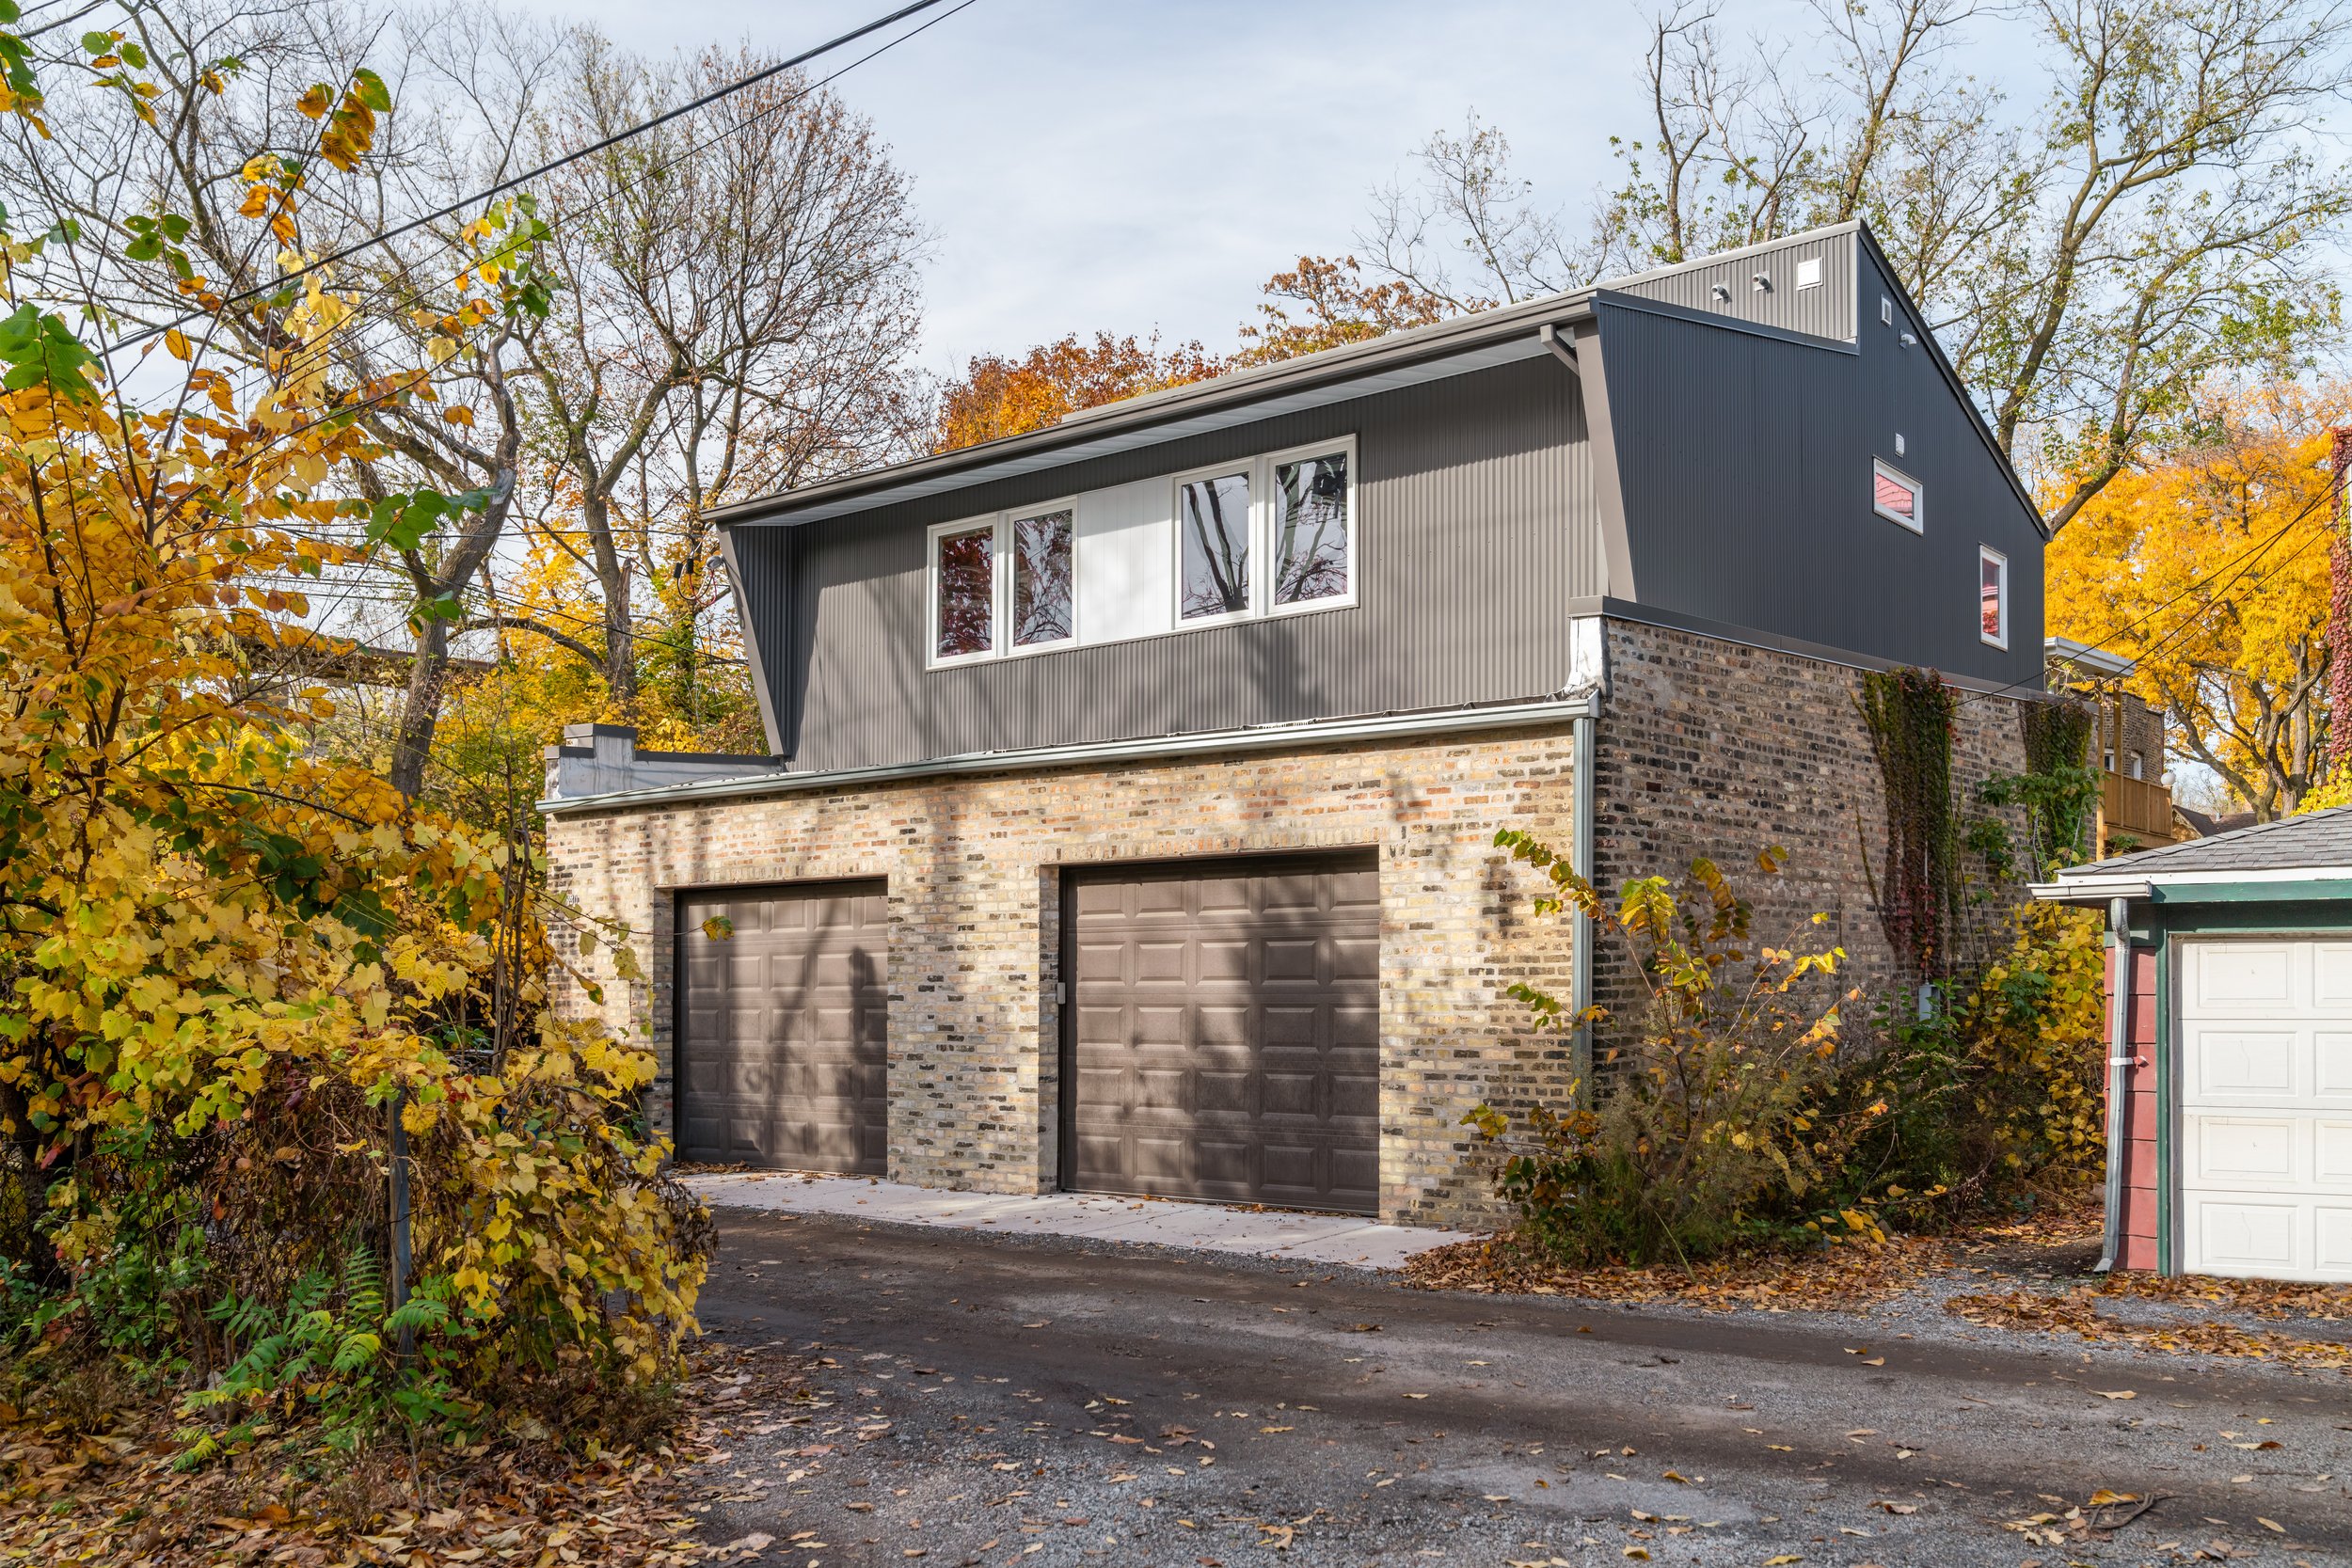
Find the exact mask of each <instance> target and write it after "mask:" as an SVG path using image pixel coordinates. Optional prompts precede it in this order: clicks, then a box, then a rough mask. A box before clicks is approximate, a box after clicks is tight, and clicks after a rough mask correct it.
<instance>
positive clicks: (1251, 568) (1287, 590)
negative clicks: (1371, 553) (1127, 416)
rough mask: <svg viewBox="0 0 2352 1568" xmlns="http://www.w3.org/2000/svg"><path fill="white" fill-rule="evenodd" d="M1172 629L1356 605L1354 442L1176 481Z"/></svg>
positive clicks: (1347, 439)
mask: <svg viewBox="0 0 2352 1568" xmlns="http://www.w3.org/2000/svg"><path fill="white" fill-rule="evenodd" d="M1169 484H1170V486H1171V502H1170V504H1171V505H1172V507H1173V510H1174V513H1175V517H1176V562H1175V571H1176V625H1177V626H1178V628H1179V629H1180V630H1181V629H1183V628H1184V627H1187V626H1215V625H1217V624H1219V623H1221V622H1226V621H1237V620H1241V619H1243V618H1244V617H1247V616H1252V615H1294V614H1297V613H1300V612H1302V611H1306V610H1340V609H1344V608H1345V607H1347V606H1349V605H1352V604H1354V603H1355V602H1356V574H1357V562H1356V555H1357V537H1356V438H1355V437H1354V436H1341V437H1339V438H1337V439H1334V440H1329V441H1317V442H1314V443H1312V444H1311V445H1308V446H1303V447H1294V448H1291V449H1290V450H1288V451H1275V452H1267V453H1264V454H1263V455H1262V456H1258V457H1253V458H1247V459H1243V460H1240V461H1236V462H1232V463H1225V464H1219V465H1217V466H1216V467H1207V468H1197V469H1194V470H1192V471H1191V472H1188V473H1181V474H1177V475H1174V476H1173V477H1172V478H1171V479H1170V481H1169Z"/></svg>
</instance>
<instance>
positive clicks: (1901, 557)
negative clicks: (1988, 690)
mask: <svg viewBox="0 0 2352 1568" xmlns="http://www.w3.org/2000/svg"><path fill="white" fill-rule="evenodd" d="M1864 267H1865V272H1864V276H1863V277H1862V279H1861V280H1860V281H1861V289H1860V291H1859V292H1860V293H1862V294H1864V295H1866V296H1867V298H1868V300H1869V302H1870V310H1869V319H1868V320H1867V322H1866V323H1865V324H1864V326H1863V329H1862V332H1861V335H1860V337H1859V339H1858V341H1857V344H1856V349H1855V351H1854V352H1851V353H1849V352H1844V351H1838V350H1831V349H1822V348H1809V347H1805V346H1803V345H1800V344H1795V343H1789V342H1785V341H1775V340H1772V339H1768V338H1761V337H1756V336H1752V335H1748V334H1742V333H1737V332H1723V331H1717V330H1713V329H1710V328H1708V327H1707V326H1704V325H1696V324H1692V323H1689V322H1684V321H1678V320H1675V319H1671V318H1668V317H1664V316H1659V315H1651V314H1647V313H1645V312H1643V311H1641V310H1638V309H1621V308H1609V307H1605V306H1604V307H1603V308H1602V309H1601V310H1600V338H1601V349H1602V354H1603V356H1604V357H1605V359H1606V362H1607V366H1608V382H1609V400H1610V413H1611V417H1612V422H1613V432H1614V435H1615V437H1616V449H1617V467H1618V472H1619V474H1620V475H1621V476H1622V484H1623V489H1624V495H1625V508H1626V527H1627V533H1628V537H1629V543H1630V546H1631V554H1632V565H1633V578H1634V580H1633V585H1632V586H1633V593H1632V594H1631V595H1630V596H1631V597H1633V598H1635V599H1637V600H1639V601H1640V602H1641V603H1643V604H1645V605H1653V606H1657V607H1659V608H1661V609H1664V610H1679V611H1681V612H1683V613H1685V614H1688V615H1694V616H1701V617H1704V618H1706V619H1708V620H1713V621H1721V622H1727V623H1729V624H1731V625H1734V626H1750V627H1755V628H1756V629H1759V630H1763V631H1770V632H1775V633H1778V634H1780V635H1782V636H1784V637H1789V638H1795V639H1800V640H1802V641H1808V642H1816V643H1820V644H1823V645H1825V646H1828V647H1831V648H1841V649H1848V650H1851V651H1853V652H1856V653H1861V654H1865V655H1869V656H1872V657H1878V658H1883V659H1888V660H1891V661H1894V662H1899V663H1906V664H1917V665H1922V666H1928V667H1932V668H1935V669H1938V670H1942V671H1945V672H1947V673H1953V674H1962V675H1968V676H1973V677H1975V678H1978V679H1980V680H1986V681H1992V682H1994V683H2008V682H2011V681H2016V682H2020V683H2024V684H2026V685H2028V686H2033V687H2037V688H2038V685H2039V680H2040V671H2041V643H2042V537H2041V534H2040V532H2039V531H2038V530H2037V529H2036V527H2035V524H2034V521H2033V518H2032V516H2031V515H2030V514H2029V513H2028V512H2027V511H2026V508H2025V506H2024V505H2023V504H2022V503H2021V502H2020V500H2019V499H2018V497H2017V495H2016V492H2015V491H2013V490H2012V489H2011V488H2010V485H2009V483H2008V481H2007V478H2006V476H2005V475H2004V474H2003V472H2002V470H2001V467H2000V465H1999V463H1998V462H1997V460H1996V459H1995V458H1994V455H1993V454H1992V452H1991V451H1989V450H1988V449H1987V447H1986V445H1985V443H1984V440H1983V438H1982V436H1981V435H1980V434H1979V430H1978V428H1977V426H1976V423H1975V421H1974V420H1973V419H1972V417H1971V415H1970V413H1969V411H1968V408H1967V406H1966V404H1963V402H1961V401H1960V400H1959V399H1958V398H1957V397H1956V396H1955V395H1954V394H1953V391H1952V389H1951V387H1950V384H1949V383H1948V382H1947V381H1946V380H1945V379H1944V377H1943V375H1942V373H1941V372H1939V371H1938V369H1937V368H1936V366H1935V364H1934V362H1933V360H1932V359H1931V357H1930V356H1929V354H1928V352H1927V349H1926V347H1925V346H1924V344H1921V345H1919V346H1915V347H1912V348H1904V347H1903V346H1901V343H1900V341H1899V333H1900V332H1902V331H1905V330H1909V331H1912V332H1914V333H1915V334H1916V332H1917V327H1916V326H1915V325H1914V324H1911V323H1909V322H1908V321H1906V320H1905V319H1903V317H1902V315H1901V312H1900V311H1899V310H1898V312H1897V316H1898V321H1897V325H1895V326H1893V327H1883V326H1882V325H1880V324H1879V322H1878V319H1877V302H1878V296H1879V293H1881V289H1882V284H1881V280H1880V279H1879V277H1878V276H1877V273H1876V271H1875V263H1873V262H1870V261H1867V258H1866V260H1865V262H1864ZM1887 292H1888V293H1892V291H1891V290H1888V291H1887ZM1898 434H1900V435H1901V436H1903V438H1904V443H1905V451H1904V452H1903V453H1902V454H1901V455H1899V456H1898V455H1897V453H1896V451H1895V437H1896V436H1897V435H1898ZM1873 456H1876V457H1881V458H1883V459H1885V460H1886V461H1887V462H1888V463H1890V464H1892V465H1894V466H1895V467H1897V468H1899V469H1900V470H1901V471H1902V472H1903V473H1905V474H1906V475H1908V476H1910V477H1911V478H1913V479H1915V480H1916V481H1918V482H1920V483H1921V484H1922V485H1923V487H1924V499H1923V503H1922V507H1921V516H1922V519H1923V520H1924V522H1925V525H1926V528H1925V532H1924V533H1914V532H1912V531H1909V530H1908V529H1905V528H1903V527H1901V526H1900V525H1899V524H1896V523H1893V522H1890V521H1888V520H1886V519H1885V518H1883V517H1881V516H1879V515H1876V514H1875V513H1874V512H1873V511H1872V510H1871V505H1870V489H1871V459H1872V457H1873ZM1980 544H1983V545H1990V546H1993V547H1994V549H1997V550H1999V551H2000V552H2001V553H2003V554H2004V555H2006V556H2007V557H2008V558H2009V563H2010V638H2009V642H2010V646H2009V649H2008V651H2006V652H2004V651H2002V650H2000V649H1997V648H1994V647H1991V646H1989V645H1987V644H1986V643H1984V642H1983V641H1980V640H1979V635H1978V620H1977V596H1976V595H1977V581H1978V578H1977V561H1978V557H1977V550H1978V546H1979V545H1980Z"/></svg>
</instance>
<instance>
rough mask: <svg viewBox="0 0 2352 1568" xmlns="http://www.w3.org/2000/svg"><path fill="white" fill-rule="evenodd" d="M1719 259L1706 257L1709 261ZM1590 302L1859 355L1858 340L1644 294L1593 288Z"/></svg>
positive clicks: (1778, 340)
mask: <svg viewBox="0 0 2352 1568" xmlns="http://www.w3.org/2000/svg"><path fill="white" fill-rule="evenodd" d="M1718 259H1719V258H1716V257H1713V256H1709V257H1708V261H1716V260H1718ZM1592 303H1593V304H1594V305H1596V306H1601V305H1606V306H1609V307H1611V308H1612V309H1618V310H1639V311H1642V312H1644V313H1645V314H1648V315H1652V316H1665V317H1667V318H1669V319H1671V320H1674V321H1680V322H1689V323H1690V324H1691V325H1693V326H1711V327H1716V328H1719V329H1721V330H1723V331H1726V332H1744V333H1746V334H1748V335H1749V336H1750V337H1753V338H1771V339H1772V340H1773V341H1777V342H1783V343H1794V344H1796V345H1797V346H1798V347H1799V348H1818V349H1824V350H1826V351H1828V352H1829V353H1832V354H1852V355H1859V354H1860V353H1861V352H1862V345H1861V343H1860V342H1859V341H1854V342H1848V341H1846V340H1845V339H1843V338H1821V337H1816V336H1815V335H1814V334H1812V333H1810V332H1798V331H1794V330H1792V329H1791V328H1788V327H1786V326H1774V325H1772V324H1771V323H1770V322H1752V321H1742V320H1741V319H1740V318H1739V317H1738V316H1724V315H1718V314H1717V313H1716V312H1714V311H1712V310H1701V309H1698V308H1697V307H1695V306H1691V305H1677V304H1676V303H1675V302H1674V301H1672V300H1670V299H1652V298H1650V297H1649V296H1648V295H1647V294H1629V293H1623V292H1621V291H1619V290H1617V289H1615V288H1596V289H1594V290H1593V298H1592Z"/></svg>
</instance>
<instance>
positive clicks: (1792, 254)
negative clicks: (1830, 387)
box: [1602, 228, 1878, 342]
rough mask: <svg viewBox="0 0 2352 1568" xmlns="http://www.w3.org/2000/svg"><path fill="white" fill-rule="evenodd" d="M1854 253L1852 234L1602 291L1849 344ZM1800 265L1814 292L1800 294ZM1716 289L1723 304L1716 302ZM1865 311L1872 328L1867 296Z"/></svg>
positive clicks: (1873, 313) (1761, 250)
mask: <svg viewBox="0 0 2352 1568" xmlns="http://www.w3.org/2000/svg"><path fill="white" fill-rule="evenodd" d="M1861 248H1862V247H1861V241H1860V236H1859V233H1858V231H1857V230H1853V229H1851V228H1847V229H1838V230H1831V231H1830V232H1828V233H1825V234H1824V233H1815V234H1809V235H1804V236H1801V237H1799V238H1796V239H1791V240H1783V241H1779V242H1777V243H1775V244H1772V245H1758V246H1756V247H1755V248H1754V249H1752V250H1746V251H1741V252H1739V253H1737V254H1735V255H1731V256H1724V257H1718V258H1715V259H1713V260H1710V261H1702V262H1699V263H1696V264H1694V265H1692V266H1691V267H1689V268H1687V269H1684V270H1681V271H1677V272H1673V273H1668V274H1664V275H1661V276H1659V277H1643V278H1636V279H1634V280H1632V281H1629V282H1623V283H1618V282H1610V283H1605V284H1603V285H1602V287H1604V288H1607V289H1610V290H1612V291H1613V292H1615V293H1628V294H1635V295H1639V296H1640V297H1642V298H1644V299H1655V300H1662V301H1664V302H1665V303H1667V304H1669V305H1679V306H1683V307H1685V308H1687V309H1692V310H1705V311H1708V312H1709V313H1711V314H1714V315H1718V316H1730V317H1732V318H1733V319H1735V320H1738V321H1743V322H1754V323H1756V324H1757V325H1763V326H1776V327H1779V328H1781V329H1782V330H1783V331H1787V332H1803V333H1805V334H1807V335H1809V336H1811V337H1815V338H1835V339H1837V340H1838V341H1842V342H1851V341H1853V337H1854V325H1855V320H1856V293H1857V291H1856V289H1855V286H1854V276H1855V270H1856V268H1857V267H1858V266H1866V265H1867V263H1866V262H1864V261H1861V259H1860V257H1861ZM1808 258H1817V259H1819V260H1820V263H1821V281H1820V284H1819V285H1818V286H1816V287H1814V288H1810V289H1800V288H1798V287H1797V264H1798V263H1799V262H1800V261H1804V260H1806V259H1808ZM1759 273H1761V274H1762V275H1763V276H1764V277H1767V278H1768V279H1770V280H1771V284H1772V286H1771V287H1770V288H1768V289H1758V288H1757V287H1756V275H1757V274H1759ZM1718 288H1721V289H1723V290H1724V293H1725V294H1726V295H1727V296H1728V297H1725V298H1722V299H1718V298H1717V297H1716V295H1715V291H1716V289H1718ZM1867 309H1868V311H1869V314H1870V318H1871V319H1872V320H1876V319H1877V312H1878V293H1877V291H1875V290H1873V291H1872V292H1871V294H1870V298H1869V301H1868V307H1867Z"/></svg>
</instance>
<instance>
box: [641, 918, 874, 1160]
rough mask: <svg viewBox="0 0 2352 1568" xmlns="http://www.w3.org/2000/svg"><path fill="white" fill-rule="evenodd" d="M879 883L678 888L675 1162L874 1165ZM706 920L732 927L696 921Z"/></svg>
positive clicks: (706, 921)
mask: <svg viewBox="0 0 2352 1568" xmlns="http://www.w3.org/2000/svg"><path fill="white" fill-rule="evenodd" d="M886 891H887V889H886V886H885V884H884V883H882V882H881V881H857V882H822V883H803V884H799V885H794V886H789V887H767V888H726V889H722V890H717V891H712V892H707V893H686V894H680V895H678V923H677V932H678V951H677V963H678V975H679V985H678V1030H677V1042H678V1073H677V1082H678V1118H677V1119H678V1140H677V1142H678V1154H679V1157H680V1158H682V1159H687V1160H702V1161H710V1162H713V1163H723V1164H732V1163H737V1162H741V1163H745V1164H757V1165H778V1166H783V1167H785V1168H787V1169H791V1170H822V1171H839V1172H842V1173H844V1174H847V1175H853V1176H881V1175H882V1174H883V1173H884V1171H885V1169H886V1167H887V1165H888V1163H889V1151H890V1097H889V1032H888V1031H889V1015H890V999H889V987H888V984H887V981H886V977H887V974H888V972H889V971H888V965H889V957H890V936H889V902H888V899H887V898H886V897H885V893H886ZM720 918H723V919H724V920H726V921H730V922H732V923H733V925H734V933H733V934H732V935H717V936H714V935H712V934H711V930H707V929H706V928H705V927H706V924H707V923H713V922H715V921H716V920H717V919H720ZM712 928H713V929H723V927H715V925H714V926H713V927H712Z"/></svg>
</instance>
